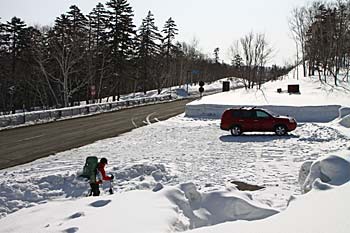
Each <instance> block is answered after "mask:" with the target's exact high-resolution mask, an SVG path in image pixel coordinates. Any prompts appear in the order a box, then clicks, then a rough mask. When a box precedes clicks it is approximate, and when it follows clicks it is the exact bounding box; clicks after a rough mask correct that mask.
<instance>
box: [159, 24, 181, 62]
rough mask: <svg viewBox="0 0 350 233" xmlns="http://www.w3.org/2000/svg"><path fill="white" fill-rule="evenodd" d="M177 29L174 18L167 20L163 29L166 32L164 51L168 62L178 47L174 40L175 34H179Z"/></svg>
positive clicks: (163, 44)
mask: <svg viewBox="0 0 350 233" xmlns="http://www.w3.org/2000/svg"><path fill="white" fill-rule="evenodd" d="M177 31H178V29H177V28H176V24H175V21H174V20H173V19H172V18H169V19H168V20H167V21H166V22H165V25H164V28H163V30H162V32H163V34H164V37H163V43H162V50H163V52H164V55H165V58H166V60H167V63H168V62H169V59H170V58H171V56H172V52H173V51H174V50H175V49H176V46H175V45H174V44H173V41H174V40H175V36H176V35H177V34H178V33H177Z"/></svg>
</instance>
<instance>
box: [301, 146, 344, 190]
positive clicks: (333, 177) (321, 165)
mask: <svg viewBox="0 0 350 233" xmlns="http://www.w3.org/2000/svg"><path fill="white" fill-rule="evenodd" d="M305 174H307V176H305ZM349 180H350V152H349V151H344V152H342V153H340V152H338V155H328V156H324V157H320V158H319V159H317V160H316V161H314V162H313V163H312V164H310V162H305V163H304V164H303V166H302V168H301V170H300V175H299V184H301V187H302V190H303V191H304V192H308V191H310V190H311V189H312V188H313V187H314V186H315V182H316V181H317V182H316V183H319V181H321V182H323V183H328V184H331V185H342V184H344V183H346V182H348V181H349Z"/></svg>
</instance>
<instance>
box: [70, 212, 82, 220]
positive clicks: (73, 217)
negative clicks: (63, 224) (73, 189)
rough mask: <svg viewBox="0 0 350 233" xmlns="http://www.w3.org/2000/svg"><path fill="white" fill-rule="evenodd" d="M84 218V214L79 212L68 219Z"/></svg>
mask: <svg viewBox="0 0 350 233" xmlns="http://www.w3.org/2000/svg"><path fill="white" fill-rule="evenodd" d="M82 216H85V214H84V212H77V213H75V214H73V215H71V216H69V217H68V219H75V218H80V217H82Z"/></svg>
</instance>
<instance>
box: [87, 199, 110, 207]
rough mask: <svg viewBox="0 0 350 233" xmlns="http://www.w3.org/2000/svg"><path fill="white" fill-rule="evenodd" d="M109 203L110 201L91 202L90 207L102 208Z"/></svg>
mask: <svg viewBox="0 0 350 233" xmlns="http://www.w3.org/2000/svg"><path fill="white" fill-rule="evenodd" d="M110 202H111V200H99V201H95V202H92V203H91V204H90V205H91V206H92V207H104V206H106V205H108V204H109V203H110Z"/></svg>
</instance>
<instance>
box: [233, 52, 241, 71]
mask: <svg viewBox="0 0 350 233" xmlns="http://www.w3.org/2000/svg"><path fill="white" fill-rule="evenodd" d="M242 63H243V58H242V57H241V56H240V55H239V54H236V55H235V56H234V59H233V60H232V65H233V66H235V67H236V68H239V67H241V65H242Z"/></svg>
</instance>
